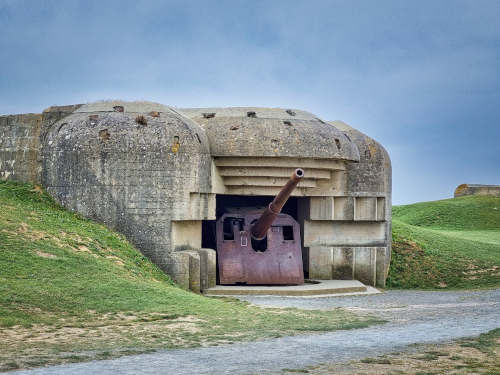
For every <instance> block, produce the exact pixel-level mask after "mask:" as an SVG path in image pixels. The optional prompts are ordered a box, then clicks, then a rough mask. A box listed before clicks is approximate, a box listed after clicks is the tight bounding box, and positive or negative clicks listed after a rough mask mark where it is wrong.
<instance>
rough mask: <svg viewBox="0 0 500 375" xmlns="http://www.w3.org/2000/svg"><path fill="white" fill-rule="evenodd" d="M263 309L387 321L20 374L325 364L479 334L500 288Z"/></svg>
mask: <svg viewBox="0 0 500 375" xmlns="http://www.w3.org/2000/svg"><path fill="white" fill-rule="evenodd" d="M244 299H245V300H247V301H249V302H251V303H254V304H258V305H264V306H282V307H285V306H286V307H292V306H293V307H299V308H303V309H331V308H336V307H343V308H346V309H349V310H351V311H359V312H363V313H364V312H366V313H370V314H373V315H376V316H379V317H382V318H384V319H387V320H389V323H387V324H384V325H379V326H374V327H369V328H364V329H357V330H350V331H337V332H331V333H325V334H315V335H304V336H295V337H283V338H279V339H271V340H263V341H258V342H252V343H241V344H233V345H228V346H219V347H212V348H198V349H188V350H182V349H180V350H168V351H161V352H156V353H153V354H142V355H136V356H129V357H122V358H118V359H113V360H105V361H93V362H86V363H77V364H71V365H60V366H54V367H46V368H39V369H35V370H28V371H17V372H14V374H16V375H19V374H32V375H34V374H39V375H49V374H74V375H80V374H81V375H83V374H85V375H87V374H100V375H101V374H102V375H108V374H109V375H111V374H124V375H125V374H175V375H183V374H186V375H194V374H255V373H259V374H266V373H272V372H277V371H280V370H281V369H283V368H303V367H305V366H308V365H313V364H317V363H323V362H345V361H349V360H354V359H361V358H364V357H372V356H376V355H380V354H384V353H388V352H393V351H398V350H404V349H405V348H406V347H407V346H408V345H410V344H414V343H433V342H439V341H445V340H451V339H455V338H459V337H465V336H474V335H478V334H480V333H482V332H486V331H489V330H491V329H494V328H499V327H500V289H496V290H489V291H474V292H472V291H471V292H418V291H417V292H415V291H412V292H409V291H389V292H386V293H383V294H377V295H372V296H352V297H333V298H308V299H302V298H291V297H260V296H255V297H246V298H244Z"/></svg>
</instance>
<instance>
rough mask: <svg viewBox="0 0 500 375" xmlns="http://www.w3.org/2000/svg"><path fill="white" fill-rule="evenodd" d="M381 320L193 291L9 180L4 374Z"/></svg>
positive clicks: (0, 357)
mask: <svg viewBox="0 0 500 375" xmlns="http://www.w3.org/2000/svg"><path fill="white" fill-rule="evenodd" d="M373 322H375V320H371V319H370V318H366V317H361V316H357V315H354V314H352V313H349V312H347V311H344V310H340V309H338V310H332V311H299V310H296V309H262V308H258V307H255V306H250V305H248V304H246V303H244V302H240V301H237V300H234V299H217V298H206V297H203V296H200V295H197V294H194V293H191V292H187V291H184V290H182V289H180V288H178V287H176V286H175V285H174V284H173V283H172V281H171V280H170V279H169V278H168V276H166V275H165V274H164V273H162V272H161V271H160V270H159V269H158V268H157V267H156V266H155V265H153V264H152V263H151V262H150V261H149V260H148V259H146V258H145V257H144V256H142V255H141V254H140V253H139V252H138V251H137V250H135V249H134V248H133V247H132V246H131V245H130V244H129V243H128V242H127V241H126V240H125V238H124V237H123V236H121V235H119V234H116V233H114V232H112V231H110V230H108V229H107V228H105V227H104V226H102V225H99V224H97V223H95V222H92V221H90V220H86V219H83V218H81V217H79V216H78V215H77V214H74V213H71V212H68V211H66V210H64V209H62V208H61V207H60V206H58V205H57V204H56V203H54V201H53V200H52V199H51V198H50V197H49V196H48V195H46V194H45V193H44V192H43V191H42V190H41V189H39V188H36V187H33V186H31V185H24V184H15V183H10V182H0V370H2V369H3V370H8V369H14V368H20V367H32V366H40V365H44V364H53V363H61V362H72V361H82V360H90V359H96V358H97V359H99V358H110V357H114V356H118V355H123V354H130V353H137V352H144V351H147V350H153V349H157V348H172V347H193V346H200V345H217V344H219V343H231V342H234V341H241V340H253V339H257V338H264V337H277V336H281V335H294V334H299V333H306V332H316V331H331V330H336V329H349V328H357V327H364V326H367V325H369V324H371V323H373ZM82 353H83V354H82Z"/></svg>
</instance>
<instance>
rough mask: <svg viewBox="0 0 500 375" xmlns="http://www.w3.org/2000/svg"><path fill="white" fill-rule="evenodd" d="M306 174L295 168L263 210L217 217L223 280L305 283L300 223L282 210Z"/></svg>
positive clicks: (234, 282)
mask: <svg viewBox="0 0 500 375" xmlns="http://www.w3.org/2000/svg"><path fill="white" fill-rule="evenodd" d="M303 176H304V171H303V170H302V169H300V168H299V169H296V170H295V172H294V173H293V175H292V177H291V178H290V179H289V180H288V181H287V183H286V184H285V186H283V188H282V189H281V191H280V192H279V193H278V195H277V196H276V197H275V198H274V199H273V201H272V202H271V203H270V204H269V206H268V207H267V208H265V209H264V211H256V210H255V209H254V210H251V209H249V210H247V211H246V212H245V211H240V212H226V213H224V215H222V216H221V218H220V219H219V220H218V221H217V224H216V233H217V261H218V267H219V279H220V283H221V284H236V283H246V284H272V285H273V284H274V285H298V284H303V283H304V273H303V266H302V247H301V239H300V226H299V224H298V223H297V221H295V220H294V219H293V218H292V217H291V216H290V215H287V214H283V213H281V209H282V208H283V206H284V205H285V203H286V202H287V200H288V198H289V197H290V195H291V194H292V192H293V190H294V189H295V187H296V186H297V184H298V183H299V181H300V180H301V179H302V177H303Z"/></svg>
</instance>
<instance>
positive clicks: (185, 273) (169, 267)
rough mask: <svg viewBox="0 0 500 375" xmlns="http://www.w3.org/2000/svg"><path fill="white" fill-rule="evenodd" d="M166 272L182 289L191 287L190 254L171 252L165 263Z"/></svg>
mask: <svg viewBox="0 0 500 375" xmlns="http://www.w3.org/2000/svg"><path fill="white" fill-rule="evenodd" d="M165 268H166V269H165V271H166V273H167V274H168V275H169V276H170V277H171V278H172V280H174V282H175V283H176V284H177V285H179V286H180V287H181V288H182V289H186V290H188V289H189V254H186V253H184V252H174V253H171V254H169V257H168V259H167V262H166V264H165Z"/></svg>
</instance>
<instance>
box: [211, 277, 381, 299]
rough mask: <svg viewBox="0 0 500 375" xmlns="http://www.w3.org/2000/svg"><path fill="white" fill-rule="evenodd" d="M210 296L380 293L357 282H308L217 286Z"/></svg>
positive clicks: (212, 289)
mask: <svg viewBox="0 0 500 375" xmlns="http://www.w3.org/2000/svg"><path fill="white" fill-rule="evenodd" d="M203 293H204V294H205V295H208V296H238V295H261V296H266V295H267V296H273V295H274V296H329V295H346V294H351V293H353V294H374V293H380V292H379V291H378V290H377V289H375V288H373V287H367V286H366V285H364V284H363V283H361V282H359V281H357V280H307V281H306V283H305V284H303V285H286V286H281V285H272V286H267V285H217V286H215V287H213V288H209V289H205V290H204V292H203Z"/></svg>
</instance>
